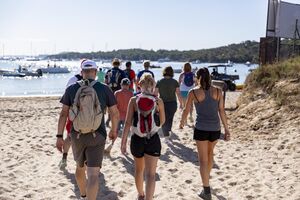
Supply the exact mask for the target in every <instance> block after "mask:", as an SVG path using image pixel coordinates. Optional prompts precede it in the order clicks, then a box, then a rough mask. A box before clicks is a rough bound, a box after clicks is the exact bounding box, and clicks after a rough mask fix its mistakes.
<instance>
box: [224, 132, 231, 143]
mask: <svg viewBox="0 0 300 200" xmlns="http://www.w3.org/2000/svg"><path fill="white" fill-rule="evenodd" d="M224 140H225V141H229V140H230V132H229V130H228V129H225V138H224Z"/></svg>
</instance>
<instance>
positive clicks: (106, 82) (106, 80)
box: [104, 71, 110, 84]
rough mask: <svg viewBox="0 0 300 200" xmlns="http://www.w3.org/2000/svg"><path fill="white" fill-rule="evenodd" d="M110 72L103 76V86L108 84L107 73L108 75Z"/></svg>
mask: <svg viewBox="0 0 300 200" xmlns="http://www.w3.org/2000/svg"><path fill="white" fill-rule="evenodd" d="M109 72H110V71H107V72H106V74H105V76H104V83H105V84H108V73H109Z"/></svg>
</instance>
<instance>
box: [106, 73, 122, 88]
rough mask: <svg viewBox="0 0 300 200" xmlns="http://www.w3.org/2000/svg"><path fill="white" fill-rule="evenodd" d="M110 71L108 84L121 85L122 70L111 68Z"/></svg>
mask: <svg viewBox="0 0 300 200" xmlns="http://www.w3.org/2000/svg"><path fill="white" fill-rule="evenodd" d="M109 73H110V76H109V82H108V85H109V86H110V87H118V86H119V85H120V82H121V80H120V78H121V77H120V76H121V73H120V70H119V69H111V71H110V72H109Z"/></svg>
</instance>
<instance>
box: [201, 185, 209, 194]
mask: <svg viewBox="0 0 300 200" xmlns="http://www.w3.org/2000/svg"><path fill="white" fill-rule="evenodd" d="M203 189H204V193H205V194H210V187H209V186H208V187H205V186H203Z"/></svg>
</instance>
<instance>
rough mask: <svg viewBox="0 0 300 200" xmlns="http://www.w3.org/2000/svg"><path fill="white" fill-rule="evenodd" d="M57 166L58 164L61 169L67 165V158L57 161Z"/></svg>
mask: <svg viewBox="0 0 300 200" xmlns="http://www.w3.org/2000/svg"><path fill="white" fill-rule="evenodd" d="M58 166H59V168H60V169H61V170H63V169H65V168H66V166H67V159H61V161H60V162H59V164H58Z"/></svg>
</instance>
